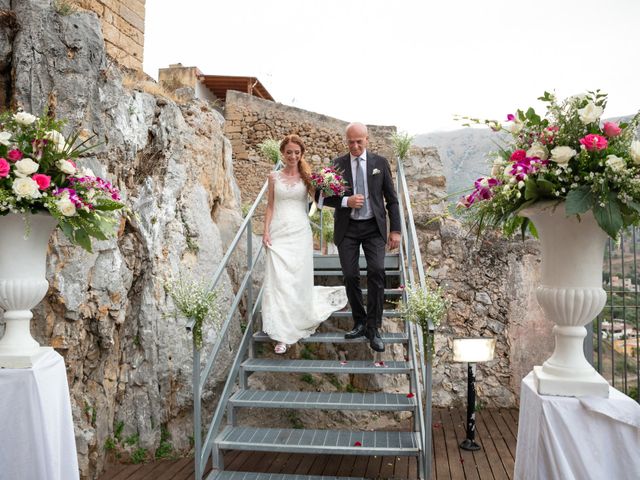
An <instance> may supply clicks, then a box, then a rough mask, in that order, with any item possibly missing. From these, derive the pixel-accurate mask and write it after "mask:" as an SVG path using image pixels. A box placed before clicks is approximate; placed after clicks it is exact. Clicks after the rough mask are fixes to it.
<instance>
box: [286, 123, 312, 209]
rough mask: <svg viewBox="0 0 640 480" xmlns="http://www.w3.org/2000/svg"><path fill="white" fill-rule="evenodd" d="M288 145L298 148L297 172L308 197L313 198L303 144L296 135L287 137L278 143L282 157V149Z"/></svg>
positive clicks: (308, 166)
mask: <svg viewBox="0 0 640 480" xmlns="http://www.w3.org/2000/svg"><path fill="white" fill-rule="evenodd" d="M290 143H295V144H296V145H298V146H299V147H300V162H299V163H298V171H299V172H300V178H301V179H302V181H303V182H304V185H305V187H307V191H308V192H309V195H311V197H313V195H314V194H315V188H314V187H313V185H312V184H311V166H310V165H309V164H308V163H307V161H306V160H305V159H304V151H305V148H304V142H303V141H302V139H301V138H300V137H299V136H298V135H295V134H292V135H287V136H286V137H284V138H283V139H282V141H281V142H280V153H282V154H283V155H284V149H285V148H286V146H287V145H288V144H290Z"/></svg>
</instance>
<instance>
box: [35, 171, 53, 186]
mask: <svg viewBox="0 0 640 480" xmlns="http://www.w3.org/2000/svg"><path fill="white" fill-rule="evenodd" d="M31 178H32V179H33V181H34V182H36V183H37V184H38V188H39V189H40V190H46V189H47V188H49V185H51V177H50V176H49V175H45V174H43V173H36V174H35V175H34V176H33V177H31Z"/></svg>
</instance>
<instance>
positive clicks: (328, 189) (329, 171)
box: [311, 167, 347, 197]
mask: <svg viewBox="0 0 640 480" xmlns="http://www.w3.org/2000/svg"><path fill="white" fill-rule="evenodd" d="M311 184H312V185H313V186H314V187H315V188H316V190H320V192H322V195H323V196H324V197H333V196H336V197H341V196H343V195H344V193H345V192H346V190H347V182H346V181H345V179H344V177H343V176H342V175H341V174H340V172H338V171H337V170H336V169H335V168H333V167H324V168H322V170H320V172H317V173H316V172H313V173H312V174H311Z"/></svg>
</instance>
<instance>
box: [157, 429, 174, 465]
mask: <svg viewBox="0 0 640 480" xmlns="http://www.w3.org/2000/svg"><path fill="white" fill-rule="evenodd" d="M170 439H171V435H170V434H169V430H167V429H166V427H162V428H161V429H160V445H159V446H158V448H156V453H155V458H156V460H161V459H163V458H171V457H172V456H173V445H171V443H170V442H169V440H170Z"/></svg>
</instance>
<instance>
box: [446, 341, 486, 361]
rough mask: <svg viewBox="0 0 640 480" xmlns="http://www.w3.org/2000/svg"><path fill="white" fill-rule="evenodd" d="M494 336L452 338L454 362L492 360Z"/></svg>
mask: <svg viewBox="0 0 640 480" xmlns="http://www.w3.org/2000/svg"><path fill="white" fill-rule="evenodd" d="M495 349H496V339H495V338H483V337H470V338H454V339H453V361H454V362H470V363H475V362H488V361H489V360H493V354H494V352H495Z"/></svg>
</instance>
